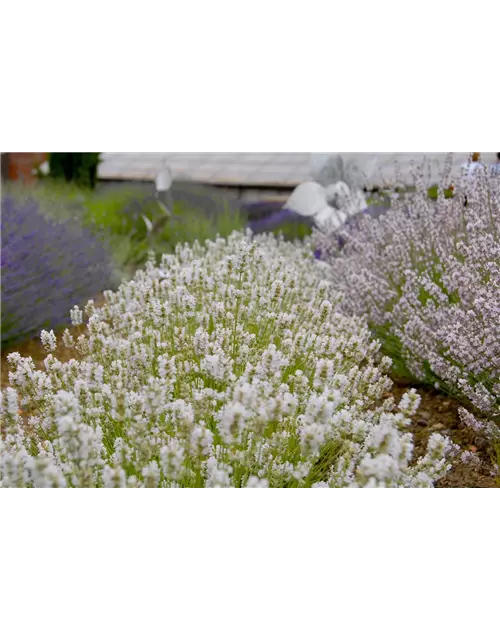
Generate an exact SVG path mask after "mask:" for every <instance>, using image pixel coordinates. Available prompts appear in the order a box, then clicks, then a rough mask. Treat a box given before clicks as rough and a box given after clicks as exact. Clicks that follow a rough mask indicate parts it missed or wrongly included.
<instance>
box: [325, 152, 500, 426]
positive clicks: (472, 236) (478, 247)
mask: <svg viewBox="0 0 500 640" xmlns="http://www.w3.org/2000/svg"><path fill="white" fill-rule="evenodd" d="M450 168H451V162H450V163H449V165H448V167H447V169H446V170H445V171H444V173H443V179H442V184H441V188H440V193H439V196H438V198H437V201H435V202H434V201H432V200H431V199H430V198H429V197H428V196H427V189H426V187H425V184H424V180H423V177H422V173H417V175H416V176H415V179H416V191H415V192H414V193H411V194H407V195H402V194H399V195H398V194H396V193H394V194H393V197H392V204H391V208H390V210H389V211H388V212H387V213H386V214H383V215H382V216H380V217H379V218H378V219H372V218H370V217H364V218H363V219H361V220H359V225H358V226H357V228H356V229H354V230H351V232H348V233H346V234H344V241H345V246H343V248H342V247H340V246H339V234H338V233H330V232H329V231H328V230H322V231H320V232H317V233H316V235H315V242H316V243H317V246H318V247H319V248H321V249H322V255H323V256H324V257H325V259H326V260H328V262H329V263H330V264H331V265H332V267H333V268H332V271H331V275H332V278H333V282H334V283H335V285H336V287H337V288H338V290H339V291H343V292H345V296H344V300H343V303H342V305H341V308H342V310H343V311H344V312H347V313H353V314H358V315H360V316H363V317H365V318H367V319H368V321H369V323H370V324H371V326H372V327H373V328H374V329H375V330H376V331H377V333H378V335H380V336H383V337H384V338H385V344H386V346H388V347H389V348H391V349H392V352H391V355H393V356H394V357H395V358H400V359H401V360H402V361H403V363H404V364H405V366H406V367H407V369H408V370H409V372H410V373H411V374H412V375H414V376H415V377H416V378H417V379H419V380H423V381H427V382H430V383H432V384H434V385H436V386H438V387H440V388H442V389H444V390H446V391H448V392H449V393H451V394H454V395H456V396H458V397H460V398H462V399H463V400H466V401H468V402H469V403H470V404H471V405H472V406H473V407H475V409H476V410H477V411H479V412H480V413H481V414H482V415H484V416H485V417H486V418H487V419H489V420H493V421H498V419H499V417H500V413H499V412H500V322H499V314H500V183H499V181H498V180H496V179H494V178H490V177H489V176H488V174H487V172H486V170H485V171H478V172H476V173H475V174H474V176H473V178H467V177H466V173H465V172H464V174H463V175H462V177H461V178H460V179H459V180H458V182H457V184H456V185H455V190H454V193H455V195H454V197H453V198H449V199H446V198H445V196H444V188H445V187H447V186H448V185H449V184H450V179H449V175H450Z"/></svg>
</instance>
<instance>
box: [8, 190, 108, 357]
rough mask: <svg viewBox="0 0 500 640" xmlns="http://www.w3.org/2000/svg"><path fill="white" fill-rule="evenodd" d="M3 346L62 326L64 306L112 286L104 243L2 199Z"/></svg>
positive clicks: (31, 205)
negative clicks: (44, 330) (41, 331)
mask: <svg viewBox="0 0 500 640" xmlns="http://www.w3.org/2000/svg"><path fill="white" fill-rule="evenodd" d="M1 233H2V255H1V267H2V286H1V289H2V346H5V345H6V344H8V343H12V342H15V341H18V340H21V339H23V338H29V337H33V336H35V335H38V334H39V332H40V330H41V329H43V328H51V327H52V328H55V327H57V326H59V325H62V324H67V322H68V320H69V317H68V305H72V304H76V303H79V304H81V303H82V301H85V300H87V299H88V298H89V297H90V296H92V295H96V294H97V293H98V292H99V291H100V290H101V289H102V288H103V287H109V286H114V285H116V284H117V277H118V276H117V274H115V272H114V269H113V265H112V264H111V262H110V258H109V251H108V248H107V247H106V245H105V244H104V242H103V241H102V240H101V239H99V238H98V237H97V236H95V235H93V234H92V233H91V232H90V231H89V230H88V229H82V228H81V227H80V226H79V225H78V224H77V223H76V222H75V221H70V220H68V221H65V222H62V223H56V222H54V221H51V220H49V219H47V218H46V217H45V216H44V215H42V214H41V213H40V210H39V208H38V205H37V204H36V203H35V202H34V201H25V202H23V203H22V204H18V203H16V201H15V200H14V199H12V198H4V199H2V222H1Z"/></svg>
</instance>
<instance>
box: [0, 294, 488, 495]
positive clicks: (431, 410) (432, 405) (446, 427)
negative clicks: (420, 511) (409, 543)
mask: <svg viewBox="0 0 500 640" xmlns="http://www.w3.org/2000/svg"><path fill="white" fill-rule="evenodd" d="M103 302H104V297H103V296H102V295H100V296H99V297H97V298H96V300H95V304H96V306H100V304H102V303H103ZM57 336H58V338H60V337H61V336H62V331H60V332H58V334H57ZM14 351H17V352H19V353H20V354H21V355H22V356H23V357H29V356H31V357H32V358H33V361H34V362H35V365H36V367H37V368H40V369H43V368H44V367H43V361H44V360H45V358H46V357H47V352H46V350H45V349H44V347H43V346H42V343H41V341H40V339H39V338H34V339H32V340H26V341H25V342H23V343H21V344H19V345H17V346H15V347H11V348H9V349H6V350H3V351H2V353H1V387H2V389H4V388H5V387H7V386H9V365H8V362H7V356H8V355H9V353H12V352H14ZM54 356H55V357H56V358H58V359H59V360H61V361H62V362H67V361H68V360H69V359H71V358H74V357H75V352H74V350H73V349H68V348H66V347H65V346H64V344H63V343H62V340H60V339H58V346H57V350H56V351H55V352H54ZM412 388H416V389H417V392H418V393H419V395H420V397H421V398H422V401H421V404H420V407H419V408H418V410H417V413H416V415H415V417H414V418H413V420H412V423H411V426H410V428H409V429H408V431H410V432H411V433H412V435H413V441H414V444H415V454H414V458H415V459H416V458H418V457H420V456H423V455H425V452H426V448H427V442H428V439H429V436H430V435H431V434H432V433H435V432H438V433H441V434H442V435H446V436H448V437H449V438H450V439H451V440H452V441H453V442H454V443H455V444H458V445H459V446H460V448H461V449H462V450H463V451H470V452H471V453H475V454H476V456H477V459H478V463H477V464H471V463H463V462H458V463H456V464H455V465H454V466H453V468H452V470H451V471H450V472H449V473H448V475H447V476H446V477H445V478H443V479H442V480H440V481H439V482H438V483H437V484H436V486H437V487H438V488H499V487H500V483H499V481H498V478H496V477H495V474H494V468H493V465H492V461H491V455H492V451H491V445H489V444H488V441H487V440H485V439H484V438H483V437H481V436H480V435H479V434H477V433H475V432H474V431H473V430H472V429H470V428H467V427H465V426H464V425H463V424H462V423H461V421H460V418H459V415H458V407H459V406H460V403H459V402H458V401H457V400H455V399H453V398H450V397H449V396H446V395H444V394H442V393H439V392H438V391H435V390H434V389H431V388H429V387H427V386H423V385H415V384H409V383H408V382H407V381H405V380H396V381H395V383H394V387H393V388H392V390H391V392H390V393H387V394H386V397H390V396H391V395H393V396H394V397H395V398H396V400H397V401H399V400H400V399H401V397H402V396H403V394H404V393H406V392H407V391H409V390H410V389H412Z"/></svg>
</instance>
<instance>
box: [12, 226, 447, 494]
mask: <svg viewBox="0 0 500 640" xmlns="http://www.w3.org/2000/svg"><path fill="white" fill-rule="evenodd" d="M105 297H106V304H105V305H104V306H103V307H102V308H100V309H96V308H95V306H94V304H93V303H92V302H90V303H89V304H88V305H87V307H86V309H85V311H86V315H87V317H88V321H87V324H86V328H85V330H83V329H82V326H81V324H80V322H81V314H80V313H79V310H78V309H73V310H72V313H71V315H72V319H73V322H74V324H75V325H76V328H75V329H73V330H72V331H69V330H68V331H66V332H65V334H64V336H63V340H64V342H65V344H66V346H68V347H74V348H75V356H76V357H75V359H72V360H70V361H69V362H64V363H63V362H60V361H58V360H57V359H56V358H55V357H54V356H53V354H52V353H49V354H48V356H47V358H46V360H45V362H44V366H45V370H44V371H39V370H36V369H35V366H34V363H33V361H32V360H31V359H30V358H22V357H21V356H20V355H19V354H12V355H11V356H10V357H9V359H10V363H11V365H12V367H13V371H12V372H11V373H10V384H11V385H12V386H11V388H8V389H7V390H6V391H5V392H4V393H3V395H2V401H1V407H2V430H1V434H2V437H1V442H0V484H1V485H2V486H4V487H9V486H20V487H24V486H28V487H31V486H32V487H429V486H432V485H433V484H434V483H435V481H436V480H437V479H439V478H440V477H442V476H443V475H444V474H445V473H446V472H447V471H448V469H449V464H448V461H447V455H448V451H449V450H450V448H451V445H450V442H449V441H448V440H447V439H446V438H444V437H442V436H440V435H434V436H433V437H432V438H431V439H430V442H429V447H428V451H427V454H426V455H425V456H423V457H422V458H420V459H418V460H416V461H414V460H412V453H413V446H412V437H411V435H410V434H405V433H403V432H402V431H401V427H405V426H407V425H408V424H409V422H410V418H411V416H412V415H413V414H414V412H415V411H416V408H417V406H418V403H419V397H418V395H417V394H416V393H414V392H410V393H408V394H406V395H405V396H404V398H403V399H402V400H401V402H400V403H399V405H398V406H395V404H394V401H393V400H392V399H390V398H389V399H385V400H384V401H382V400H381V398H382V396H383V395H384V394H385V393H386V392H387V390H388V389H390V387H391V381H390V380H389V378H388V377H387V376H386V375H385V372H386V371H387V369H388V367H389V365H390V362H389V360H388V359H387V358H382V359H381V360H380V358H379V356H378V349H379V345H378V343H377V342H374V341H372V340H371V337H370V333H369V330H368V328H367V326H366V325H365V323H364V322H363V321H361V320H358V319H354V318H349V317H346V316H343V315H341V314H340V313H339V312H338V309H337V307H338V304H339V301H340V299H339V296H338V295H337V294H336V292H335V290H334V288H333V286H332V283H331V282H329V281H327V280H326V279H325V276H324V266H322V265H321V264H320V263H319V262H318V261H315V260H314V258H313V255H312V251H311V250H310V249H309V248H307V247H305V246H304V245H300V244H294V245H292V244H288V243H286V242H284V241H282V240H280V239H276V238H274V237H273V236H257V237H255V238H253V239H252V238H251V237H250V235H249V234H247V235H244V234H242V233H233V234H232V235H231V236H230V237H229V238H228V239H227V240H223V239H220V238H218V239H217V240H216V241H213V242H212V241H208V242H207V243H206V245H205V246H203V247H202V246H200V245H199V244H197V243H195V244H194V245H193V246H187V245H186V246H178V247H177V249H176V252H175V254H174V255H164V256H163V258H162V260H161V263H160V264H159V266H157V265H156V264H155V263H154V262H153V259H152V258H151V259H150V261H149V262H148V264H147V266H146V269H145V271H138V272H137V274H136V275H135V278H134V279H133V280H132V281H130V282H128V283H125V284H123V285H122V286H121V287H120V288H119V289H118V291H116V292H111V291H107V292H105ZM75 331H76V332H78V331H80V332H81V335H80V336H79V337H77V338H76V340H75V335H74V332H75ZM43 340H44V343H45V345H46V348H47V350H48V351H52V350H53V349H54V347H55V339H54V336H53V334H49V333H47V334H44V336H43ZM377 362H378V364H377ZM21 408H22V410H23V412H24V413H23V415H20V409H21ZM23 416H29V417H28V418H27V419H26V418H25V419H23Z"/></svg>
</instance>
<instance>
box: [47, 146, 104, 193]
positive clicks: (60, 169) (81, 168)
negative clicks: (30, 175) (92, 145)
mask: <svg viewBox="0 0 500 640" xmlns="http://www.w3.org/2000/svg"><path fill="white" fill-rule="evenodd" d="M100 155H101V154H100V153H51V154H50V155H49V162H48V164H49V171H50V176H51V178H53V179H54V180H66V182H74V183H75V184H77V185H78V186H79V187H83V188H85V189H94V188H95V186H96V182H97V167H98V166H99V161H100Z"/></svg>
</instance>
